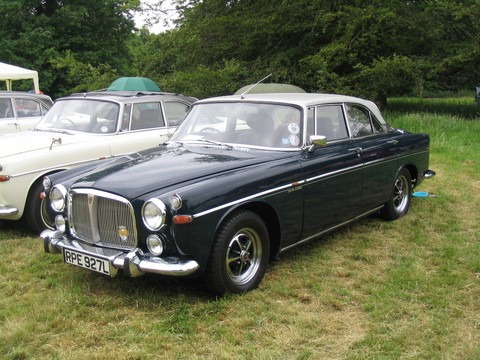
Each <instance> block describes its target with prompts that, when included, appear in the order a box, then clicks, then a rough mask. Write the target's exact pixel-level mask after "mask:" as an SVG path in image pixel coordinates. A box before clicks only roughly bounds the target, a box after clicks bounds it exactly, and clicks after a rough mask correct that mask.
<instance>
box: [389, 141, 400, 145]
mask: <svg viewBox="0 0 480 360" xmlns="http://www.w3.org/2000/svg"><path fill="white" fill-rule="evenodd" d="M387 144H392V145H397V144H398V140H388V141H387Z"/></svg>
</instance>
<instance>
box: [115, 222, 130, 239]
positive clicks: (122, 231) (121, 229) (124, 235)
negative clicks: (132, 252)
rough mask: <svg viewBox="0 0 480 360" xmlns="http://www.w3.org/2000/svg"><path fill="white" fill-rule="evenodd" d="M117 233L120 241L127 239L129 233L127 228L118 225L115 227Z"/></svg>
mask: <svg viewBox="0 0 480 360" xmlns="http://www.w3.org/2000/svg"><path fill="white" fill-rule="evenodd" d="M117 234H118V236H119V237H120V239H121V240H122V241H127V240H128V235H129V233H128V229H127V227H126V226H123V225H119V226H118V227H117Z"/></svg>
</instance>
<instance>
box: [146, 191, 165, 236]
mask: <svg viewBox="0 0 480 360" xmlns="http://www.w3.org/2000/svg"><path fill="white" fill-rule="evenodd" d="M166 218H167V208H166V206H165V204H164V203H163V202H162V201H160V200H159V199H156V198H153V199H150V200H148V201H147V202H145V204H143V207H142V219H143V223H144V224H145V226H146V227H147V228H148V229H149V230H152V231H157V230H159V229H160V228H161V227H162V226H163V225H164V224H165V221H166Z"/></svg>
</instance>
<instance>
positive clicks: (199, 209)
mask: <svg viewBox="0 0 480 360" xmlns="http://www.w3.org/2000/svg"><path fill="white" fill-rule="evenodd" d="M433 175H434V172H433V171H431V170H429V136H428V135H426V134H413V133H410V132H408V131H405V130H399V129H394V128H391V127H390V126H389V125H388V124H387V123H386V122H385V120H384V119H383V117H382V115H381V113H380V111H379V110H378V108H377V106H375V104H374V103H372V102H370V101H366V100H362V99H359V98H355V97H348V96H340V95H327V94H306V93H304V94H302V93H296V94H295V93H290V94H243V95H232V96H226V97H218V98H211V99H205V100H201V101H198V102H197V103H195V104H194V105H193V107H192V109H191V110H190V112H189V114H188V115H187V118H186V119H185V121H184V122H183V123H182V125H181V126H180V127H179V128H178V130H177V131H176V132H175V134H174V135H173V136H172V138H171V139H170V140H169V141H168V142H167V143H166V144H163V145H160V146H158V147H156V148H151V149H148V150H145V151H142V152H139V153H135V154H131V155H129V156H125V157H121V158H117V159H115V160H113V161H112V160H108V161H104V162H101V163H98V164H96V165H95V167H92V165H89V166H87V167H83V168H76V169H73V170H68V171H65V172H62V173H58V174H55V175H53V176H51V177H47V178H45V181H44V186H45V196H46V201H48V203H49V211H50V216H51V219H52V223H54V224H55V229H49V230H45V231H44V232H42V234H41V237H42V239H43V242H44V248H45V251H46V252H49V253H60V252H62V253H63V258H64V261H65V262H66V263H69V264H73V265H76V266H79V267H83V268H86V269H89V270H93V271H97V272H100V273H103V274H106V275H110V276H115V275H117V273H119V272H122V273H123V274H125V275H127V276H138V275H141V274H143V273H155V274H163V275H172V276H201V277H202V278H203V279H204V280H205V283H206V284H207V285H208V287H209V288H210V290H211V291H213V292H214V293H215V294H219V295H222V294H224V293H227V292H231V293H241V292H245V291H249V290H251V289H253V288H255V287H257V286H258V285H259V283H260V281H261V280H262V278H263V276H264V273H265V271H266V268H267V265H268V263H269V260H270V259H272V258H273V257H274V256H276V255H277V254H279V253H281V252H283V251H286V250H288V249H290V248H292V247H294V246H296V245H299V244H302V243H305V242H307V241H310V240H313V239H315V238H317V237H319V236H321V235H322V234H324V233H326V232H328V231H331V230H334V229H336V228H338V227H339V226H341V225H345V224H348V223H350V222H352V221H354V220H356V219H359V218H360V217H363V216H367V215H369V214H373V213H379V214H380V215H381V217H383V218H385V219H387V220H394V219H397V218H399V217H401V216H403V215H405V214H406V213H407V211H408V209H409V206H410V201H411V196H412V189H413V188H414V187H415V186H417V185H418V184H420V182H422V181H423V180H424V179H425V178H428V177H431V176H433Z"/></svg>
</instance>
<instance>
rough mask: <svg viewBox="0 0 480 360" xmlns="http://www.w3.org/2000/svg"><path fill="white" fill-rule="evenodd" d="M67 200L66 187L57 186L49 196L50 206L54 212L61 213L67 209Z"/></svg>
mask: <svg viewBox="0 0 480 360" xmlns="http://www.w3.org/2000/svg"><path fill="white" fill-rule="evenodd" d="M66 198H67V189H65V186H63V185H55V186H54V187H53V189H52V190H51V191H50V194H49V199H50V206H51V207H52V209H53V210H55V211H57V212H61V211H63V210H64V209H65V203H66V201H67V200H66Z"/></svg>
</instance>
